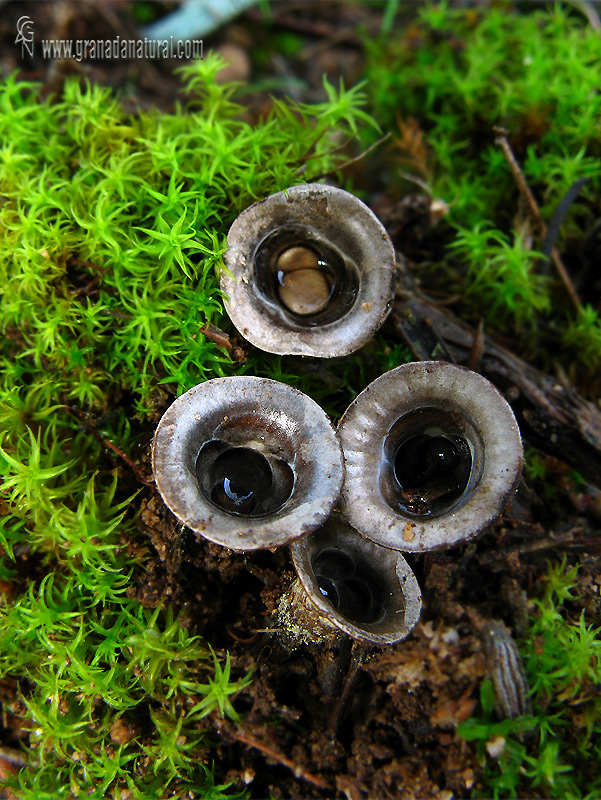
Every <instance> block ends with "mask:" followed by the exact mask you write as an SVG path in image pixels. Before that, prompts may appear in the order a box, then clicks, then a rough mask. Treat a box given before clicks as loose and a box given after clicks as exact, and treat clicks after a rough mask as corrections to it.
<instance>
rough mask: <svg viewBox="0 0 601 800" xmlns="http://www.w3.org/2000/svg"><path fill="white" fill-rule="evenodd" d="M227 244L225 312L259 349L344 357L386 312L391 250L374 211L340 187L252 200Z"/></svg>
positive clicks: (296, 189) (369, 334) (311, 186)
mask: <svg viewBox="0 0 601 800" xmlns="http://www.w3.org/2000/svg"><path fill="white" fill-rule="evenodd" d="M228 248H229V249H228V250H227V252H226V254H225V264H226V267H227V270H228V272H224V273H223V274H222V277H221V289H222V291H223V292H224V294H225V295H226V296H227V298H228V300H227V301H226V310H227V313H228V314H229V316H230V319H231V320H232V322H233V323H234V325H235V326H236V328H237V329H238V331H239V332H240V333H241V334H242V335H243V336H244V337H245V338H246V339H248V341H249V342H251V343H252V344H253V345H255V346H256V347H258V348H260V349H261V350H266V351H267V352H269V353H277V354H280V355H286V354H294V355H306V356H316V357H325V358H331V357H334V356H343V355H347V354H348V353H352V352H353V351H355V350H357V349H358V348H360V347H361V346H362V345H364V344H365V343H366V342H367V341H368V340H369V339H370V338H371V337H372V336H373V334H374V333H375V331H376V330H377V329H378V328H379V327H380V325H381V324H382V322H383V321H384V319H385V318H386V316H387V315H388V312H389V310H390V305H391V301H392V297H393V293H394V270H395V253H394V248H393V246H392V243H391V241H390V238H389V237H388V234H387V233H386V231H385V230H384V227H383V226H382V224H381V223H380V222H379V220H378V219H377V217H376V216H375V215H374V214H373V213H372V212H371V211H370V210H369V208H367V206H366V205H364V204H363V203H362V202H361V201H360V200H358V199H357V198H356V197H354V195H352V194H349V192H345V191H343V190H342V189H337V188H335V187H333V186H322V185H321V184H306V185H304V186H293V187H291V188H290V189H287V190H286V191H284V192H278V193H277V194H274V195H271V196H270V197H268V198H266V199H265V200H262V201H261V202H259V203H255V204H254V205H252V206H250V207H249V208H247V209H246V210H245V211H244V212H243V213H242V214H240V216H239V217H238V218H237V219H236V220H235V222H234V224H233V225H232V227H231V228H230V231H229V233H228Z"/></svg>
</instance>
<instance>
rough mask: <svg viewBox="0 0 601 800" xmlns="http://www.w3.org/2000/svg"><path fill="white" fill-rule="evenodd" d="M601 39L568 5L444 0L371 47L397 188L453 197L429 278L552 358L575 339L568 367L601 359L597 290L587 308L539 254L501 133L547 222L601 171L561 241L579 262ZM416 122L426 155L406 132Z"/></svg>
mask: <svg viewBox="0 0 601 800" xmlns="http://www.w3.org/2000/svg"><path fill="white" fill-rule="evenodd" d="M391 5H392V4H391ZM598 39H599V37H598V33H597V31H595V30H594V29H593V28H592V26H590V25H589V24H588V21H587V20H586V18H585V17H584V16H583V15H581V14H580V13H579V12H577V11H575V10H574V9H570V8H567V7H566V6H562V5H561V4H554V5H550V4H549V7H547V8H539V7H537V6H536V5H532V6H530V7H527V8H524V9H523V10H522V13H518V12H516V11H515V9H514V8H513V6H512V5H511V4H509V3H504V2H497V3H493V4H490V5H487V7H486V8H482V9H469V10H465V9H456V8H451V7H450V4H449V3H446V2H440V3H426V4H423V6H421V7H420V9H419V10H418V12H417V15H416V19H415V20H411V21H410V22H408V23H407V24H406V26H405V27H404V28H402V29H401V30H400V31H398V32H395V35H391V36H387V37H386V38H383V39H380V40H377V41H375V42H367V43H366V45H367V50H368V66H367V71H366V75H367V78H368V80H369V85H370V88H371V102H372V103H373V109H374V115H375V117H376V119H377V120H378V122H379V123H380V125H381V126H382V127H384V128H385V129H388V130H391V131H393V134H395V132H396V134H395V135H396V142H395V143H394V144H393V148H394V150H395V152H396V154H397V156H399V155H400V156H401V157H402V159H403V160H402V162H401V163H402V166H401V167H399V168H398V169H397V170H396V171H392V174H391V175H390V176H389V180H388V189H389V191H391V192H394V191H395V190H396V191H397V192H398V193H399V194H400V193H402V192H404V191H411V192H414V191H415V184H413V183H408V182H407V180H406V178H404V177H403V174H404V173H405V174H406V173H411V174H413V175H414V176H416V177H418V178H420V179H421V180H422V181H423V180H424V178H425V180H426V182H427V184H428V187H429V189H430V191H431V194H432V196H433V197H435V198H440V199H443V200H444V201H446V203H447V204H448V205H449V209H450V212H449V216H448V220H447V221H448V222H449V223H450V224H451V226H453V228H454V229H455V232H456V233H455V238H454V241H452V242H451V247H450V249H449V250H448V251H447V257H446V259H445V264H444V268H443V269H441V265H440V264H435V265H432V267H431V268H430V270H429V271H428V269H427V268H426V269H425V272H422V274H427V277H428V280H429V281H430V283H431V284H435V285H437V286H438V287H439V288H441V289H442V288H443V286H444V288H445V289H446V290H447V291H450V293H457V294H460V295H462V296H463V299H464V302H463V305H462V313H463V314H464V315H471V316H472V318H474V319H478V318H479V317H481V316H483V317H484V318H485V319H486V322H487V323H488V326H489V327H490V328H496V329H497V330H500V331H501V332H502V333H503V334H507V332H508V329H509V331H511V332H512V333H515V334H516V335H517V336H518V337H520V338H521V341H522V343H523V345H524V348H525V349H526V351H527V352H529V353H536V356H537V358H538V359H540V361H541V362H542V363H544V364H546V363H547V362H548V358H547V355H546V353H547V352H548V350H550V349H552V350H553V355H554V357H556V356H557V353H558V349H561V348H563V351H564V357H565V364H566V366H570V365H571V362H573V360H574V356H576V357H577V358H578V359H579V360H580V362H581V364H582V365H586V367H588V368H589V369H590V370H591V371H592V372H593V373H594V372H595V371H597V372H598V370H599V366H600V365H601V338H600V336H601V319H600V317H599V312H598V309H597V310H595V309H594V308H593V306H592V305H591V304H592V303H593V302H596V298H593V297H587V296H586V295H585V296H584V298H583V305H584V308H583V311H582V312H581V313H575V312H574V309H573V308H572V307H571V306H570V305H569V302H568V301H567V297H566V292H565V290H564V289H563V287H562V286H561V284H560V283H559V281H558V280H557V277H556V275H555V273H554V271H553V270H552V268H547V266H546V265H545V263H544V262H543V261H542V260H541V258H540V256H539V253H538V252H537V249H540V246H541V240H540V237H539V231H538V229H537V226H536V225H535V224H532V221H531V220H530V219H529V218H528V215H527V213H526V212H525V209H523V208H521V207H520V198H519V191H518V188H517V186H516V184H515V180H514V178H513V177H512V174H511V171H510V169H509V167H508V165H507V162H506V160H505V158H504V156H503V153H502V151H501V149H500V147H499V145H498V144H496V143H495V132H494V130H493V128H494V126H501V127H504V128H505V129H507V131H508V136H509V140H510V142H511V145H512V148H513V150H514V152H515V155H516V158H517V159H518V161H519V163H520V164H521V166H522V168H523V171H524V174H525V176H526V179H527V181H528V183H529V185H530V187H531V188H532V190H533V192H534V194H535V196H536V198H537V200H538V203H539V206H540V209H541V213H542V216H543V218H544V219H546V220H547V222H549V221H550V219H551V217H552V215H553V213H554V211H555V210H556V208H557V207H558V205H559V203H560V201H561V199H562V198H563V196H564V195H565V193H566V192H567V190H568V189H569V188H570V187H571V186H572V185H573V184H574V183H575V182H576V180H578V179H579V178H583V177H587V178H589V181H588V183H587V184H586V186H585V187H584V188H583V189H582V191H581V193H580V196H579V198H578V200H577V201H576V202H574V203H573V205H572V206H571V208H570V211H569V213H568V216H567V218H566V220H565V221H564V223H563V224H562V226H561V231H560V238H559V244H558V246H559V249H560V251H562V252H565V251H567V252H568V256H567V259H568V268H570V267H572V268H576V267H577V266H578V259H577V258H576V259H572V261H573V263H570V256H569V251H570V248H571V249H572V250H573V249H574V242H578V241H580V242H581V241H582V240H583V239H584V237H585V234H586V232H587V231H588V230H589V228H590V227H591V225H592V223H593V221H594V219H595V218H596V217H597V215H598V197H599V192H600V191H601V159H600V156H601V145H600V141H601V139H600V136H599V133H600V131H601V94H600V93H599V73H600V69H601V53H600V50H599V41H598ZM412 119H413V120H417V124H418V126H419V127H418V130H421V131H423V132H424V134H425V140H424V144H425V150H424V149H423V148H421V149H420V148H417V149H416V150H414V151H412V150H411V147H408V146H407V142H406V141H405V142H404V140H403V135H402V126H403V125H406V124H408V123H409V121H410V120H412ZM399 131H400V135H398V132H399ZM437 281H438V283H437ZM535 331H536V333H534V332H535Z"/></svg>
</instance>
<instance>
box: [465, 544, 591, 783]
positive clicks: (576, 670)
mask: <svg viewBox="0 0 601 800" xmlns="http://www.w3.org/2000/svg"><path fill="white" fill-rule="evenodd" d="M577 572H578V570H577V568H576V567H572V568H568V567H567V566H566V562H565V559H564V561H563V562H562V563H561V564H556V565H549V566H548V569H547V575H546V577H545V579H544V581H543V583H542V587H541V589H540V591H539V594H538V597H537V598H536V599H535V601H534V604H533V613H532V615H531V617H530V623H529V627H528V630H527V631H526V633H525V635H524V637H523V640H522V642H521V646H520V649H521V652H522V656H523V658H524V665H525V670H526V674H527V676H528V680H529V684H530V687H531V693H532V702H533V707H534V711H533V715H532V716H531V717H518V718H516V719H513V720H511V719H506V720H503V721H501V722H498V721H495V720H494V719H493V705H494V690H493V688H492V684H491V682H490V681H489V680H486V681H484V683H483V685H482V688H481V707H482V713H481V716H479V717H474V718H472V719H469V720H467V721H466V722H464V723H462V724H461V725H460V726H459V733H460V735H461V736H463V737H464V738H466V739H471V740H475V741H476V742H478V750H479V754H480V757H481V759H482V760H483V761H484V760H486V766H485V771H484V782H485V785H486V787H487V788H486V790H485V792H484V793H483V794H480V795H479V796H484V797H490V796H493V797H495V798H503V797H516V796H518V797H522V796H537V797H538V796H542V797H557V798H564V797H568V798H585V797H586V798H593V797H598V796H599V792H600V791H601V778H600V776H599V770H598V764H599V757H600V756H601V724H600V719H601V716H600V714H601V698H600V696H599V686H600V685H601V662H600V660H599V656H600V654H601V635H600V634H601V628H595V627H593V625H591V624H589V623H587V621H586V619H585V614H584V612H583V611H582V612H580V613H578V612H576V614H574V613H573V611H572V613H568V611H567V610H566V608H565V606H566V605H569V604H573V603H574V601H576V600H577V598H576V597H575V595H574V589H573V587H574V584H575V582H576V577H577ZM495 740H496V741H495ZM501 740H503V741H501ZM493 742H495V744H499V743H500V744H502V745H503V749H502V752H501V754H500V755H499V757H498V758H494V759H493V758H489V757H487V748H486V745H487V744H488V743H490V744H492V743H493Z"/></svg>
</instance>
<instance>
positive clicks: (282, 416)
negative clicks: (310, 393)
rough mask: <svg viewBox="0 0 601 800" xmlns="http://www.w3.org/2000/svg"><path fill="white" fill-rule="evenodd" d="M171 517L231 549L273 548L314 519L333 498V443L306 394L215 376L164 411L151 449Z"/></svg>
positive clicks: (338, 476)
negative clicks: (173, 515)
mask: <svg viewBox="0 0 601 800" xmlns="http://www.w3.org/2000/svg"><path fill="white" fill-rule="evenodd" d="M152 458H153V469H154V475H155V480H156V485H157V488H158V490H159V492H160V494H161V496H162V498H163V500H164V502H165V504H166V505H167V506H168V507H169V508H170V509H171V511H172V512H173V513H174V514H175V516H176V517H177V518H178V519H179V520H180V521H181V522H183V523H184V525H186V526H187V527H188V528H190V529H191V530H193V531H195V532H196V533H197V534H200V535H201V536H204V537H205V538H206V539H209V540H211V541H212V542H216V543H217V544H221V545H223V546H224V547H229V548H231V549H232V550H255V549H259V548H274V547H278V546H279V545H282V544H285V543H287V542H290V541H292V540H293V539H295V538H296V537H298V536H302V535H303V534H304V533H307V532H308V531H312V530H314V529H315V528H317V527H318V526H319V525H321V524H322V523H323V522H324V521H325V520H326V519H327V518H328V516H329V514H330V512H331V510H332V508H333V506H334V504H335V503H336V501H337V500H338V496H339V494H340V487H341V485H342V478H343V463H342V451H341V447H340V442H339V439H338V435H337V433H336V430H335V429H334V427H333V426H332V424H331V422H330V420H329V419H328V417H327V415H326V413H325V412H324V411H323V409H322V408H320V406H318V405H317V403H315V401H313V400H311V398H310V397H307V395H305V394H303V393H302V392H300V391H298V389H294V388H292V387H290V386H287V385H285V384H283V383H279V382H277V381H273V380H269V379H268V378H256V377H251V376H238V377H231V378H215V379H214V380H210V381H207V382H206V383H202V384H200V385H199V386H195V387H194V388H193V389H190V390H189V391H188V392H186V393H185V394H183V395H181V397H178V399H177V400H176V401H175V402H174V403H173V404H172V405H171V406H170V407H169V408H168V409H167V411H166V412H165V414H164V415H163V417H162V418H161V420H160V422H159V425H158V427H157V430H156V433H155V437H154V443H153V450H152Z"/></svg>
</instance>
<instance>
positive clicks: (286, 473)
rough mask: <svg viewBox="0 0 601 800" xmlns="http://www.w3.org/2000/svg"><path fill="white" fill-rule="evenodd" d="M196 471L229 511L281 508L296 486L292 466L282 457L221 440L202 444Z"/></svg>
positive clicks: (214, 500) (256, 513)
mask: <svg viewBox="0 0 601 800" xmlns="http://www.w3.org/2000/svg"><path fill="white" fill-rule="evenodd" d="M196 474H197V478H198V483H199V486H200V488H201V489H202V490H203V492H204V493H205V495H206V496H207V497H208V498H209V499H210V500H211V502H212V503H214V504H215V505H216V506H218V507H219V508H221V509H222V510H223V511H226V512H227V513H229V514H236V515H241V516H248V517H256V516H262V515H264V514H270V513H273V512H274V511H277V509H278V508H280V507H281V506H282V505H283V504H284V503H285V502H286V500H287V499H288V498H289V497H290V495H291V493H292V489H293V486H294V474H293V472H292V469H291V468H290V466H289V465H288V464H286V463H285V462H284V461H282V460H281V459H277V458H274V457H272V456H269V457H266V456H264V455H263V454H262V453H259V452H258V451H257V450H254V449H253V448H251V447H235V446H232V445H230V444H229V443H227V442H222V441H218V440H214V441H212V442H208V443H207V445H205V446H204V447H203V448H201V451H200V453H199V455H198V459H197V462H196Z"/></svg>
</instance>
